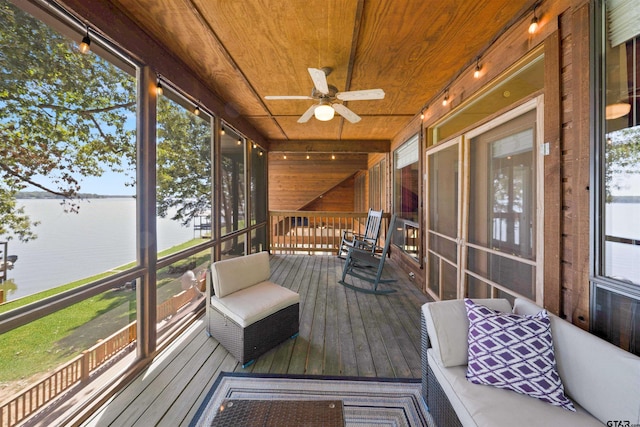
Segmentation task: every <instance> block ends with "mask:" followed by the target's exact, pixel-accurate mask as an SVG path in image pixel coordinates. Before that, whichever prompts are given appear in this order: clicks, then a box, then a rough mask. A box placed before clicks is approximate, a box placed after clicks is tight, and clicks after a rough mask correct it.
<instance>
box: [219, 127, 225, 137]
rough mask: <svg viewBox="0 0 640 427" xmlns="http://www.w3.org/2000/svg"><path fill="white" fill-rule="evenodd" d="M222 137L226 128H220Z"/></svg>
mask: <svg viewBox="0 0 640 427" xmlns="http://www.w3.org/2000/svg"><path fill="white" fill-rule="evenodd" d="M220 135H224V126H222V127H220Z"/></svg>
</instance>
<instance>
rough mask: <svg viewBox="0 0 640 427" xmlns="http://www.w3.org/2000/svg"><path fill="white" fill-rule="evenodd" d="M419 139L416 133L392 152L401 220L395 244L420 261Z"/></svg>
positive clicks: (397, 222) (398, 224) (397, 224)
mask: <svg viewBox="0 0 640 427" xmlns="http://www.w3.org/2000/svg"><path fill="white" fill-rule="evenodd" d="M419 149H420V147H419V138H418V135H415V136H414V137H412V138H411V139H409V140H408V141H407V142H405V143H404V144H403V145H402V146H400V147H399V148H398V149H397V150H396V151H395V152H394V153H393V183H394V187H393V202H394V203H393V208H394V212H395V214H396V215H397V217H398V219H397V220H396V230H394V232H393V243H394V244H395V245H397V246H398V247H399V248H401V249H402V250H403V251H404V252H406V253H407V254H409V255H410V256H411V257H412V258H414V259H415V260H417V261H419V255H418V249H419V239H418V206H419V200H420V197H419V194H420V185H419V184H420V177H419V162H418V159H419Z"/></svg>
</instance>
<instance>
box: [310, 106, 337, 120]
mask: <svg viewBox="0 0 640 427" xmlns="http://www.w3.org/2000/svg"><path fill="white" fill-rule="evenodd" d="M335 113H336V111H335V110H334V109H333V108H332V107H331V105H330V104H329V103H328V102H326V101H321V102H320V105H318V106H317V107H316V109H315V110H314V111H313V115H314V116H315V117H316V119H318V120H320V121H321V122H328V121H329V120H331V119H333V116H334V115H335Z"/></svg>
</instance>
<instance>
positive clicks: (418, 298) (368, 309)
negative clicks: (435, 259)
mask: <svg viewBox="0 0 640 427" xmlns="http://www.w3.org/2000/svg"><path fill="white" fill-rule="evenodd" d="M341 274H342V260H340V259H338V258H336V257H335V256H320V255H313V256H309V255H275V256H272V257H271V279H272V280H273V281H274V282H276V283H279V284H282V285H283V286H286V287H288V288H290V289H293V290H295V291H296V292H299V293H300V297H301V301H300V320H301V322H300V335H299V336H298V337H297V338H296V339H293V340H288V341H286V342H285V343H283V344H281V345H280V346H278V347H277V348H275V349H273V350H271V351H270V352H268V353H266V354H265V355H263V356H261V357H259V358H258V360H257V361H256V362H255V363H254V364H253V365H251V366H249V367H247V368H245V369H243V368H242V367H241V366H240V365H239V364H238V362H237V361H236V360H235V359H234V358H233V357H232V356H231V355H230V354H229V353H228V352H227V351H226V350H225V349H224V348H223V347H222V346H221V345H219V344H218V342H217V341H216V340H215V339H213V338H209V337H207V335H206V334H205V331H204V319H200V320H198V321H197V322H196V323H195V324H193V325H192V326H191V327H190V328H189V329H188V331H187V332H186V333H184V334H183V335H182V336H181V337H180V338H179V339H178V340H176V341H175V342H173V343H172V344H171V345H170V346H169V347H168V348H167V349H166V350H165V351H163V352H162V353H161V354H159V355H158V357H157V358H156V359H155V360H154V362H153V363H152V364H151V365H150V366H149V367H148V368H146V369H145V370H144V371H143V372H142V373H141V374H140V375H139V376H138V377H137V378H136V379H135V380H134V381H132V382H131V383H129V384H128V385H127V387H126V388H124V389H123V390H121V391H120V392H119V393H118V394H116V395H115V396H114V397H113V398H112V399H111V400H110V401H109V402H108V403H107V404H106V405H104V406H103V407H102V408H101V409H99V410H98V411H96V412H95V413H94V414H93V415H92V416H91V417H90V418H89V419H88V420H87V421H86V422H85V425H90V426H118V427H121V426H150V425H161V426H178V425H188V424H189V422H190V420H191V419H192V418H193V416H194V414H195V413H196V411H197V410H198V407H199V406H200V403H201V402H202V401H203V400H204V397H205V395H206V393H207V391H208V390H209V389H210V388H211V386H212V384H213V383H214V381H215V380H216V378H217V377H218V375H219V373H220V372H222V371H227V372H229V371H236V372H259V373H289V374H308V375H331V376H365V377H379V378H420V310H419V307H420V306H421V305H422V304H423V303H425V302H426V301H427V300H428V297H427V296H425V295H423V294H422V293H421V292H420V291H419V290H418V289H417V288H416V287H415V285H414V284H413V283H410V282H409V281H408V276H407V275H406V274H405V273H403V272H400V271H398V270H397V269H396V268H395V266H394V265H393V264H392V263H391V262H387V263H386V264H385V274H384V277H393V278H397V279H398V282H396V283H394V284H393V285H392V286H393V287H394V288H396V289H398V292H396V293H394V294H391V295H387V296H381V295H369V294H364V293H360V292H354V291H353V290H351V289H347V288H345V287H344V286H342V285H340V284H339V283H338V280H339V279H340V276H341ZM349 281H350V282H351V280H349ZM356 283H357V284H360V285H364V283H361V282H356Z"/></svg>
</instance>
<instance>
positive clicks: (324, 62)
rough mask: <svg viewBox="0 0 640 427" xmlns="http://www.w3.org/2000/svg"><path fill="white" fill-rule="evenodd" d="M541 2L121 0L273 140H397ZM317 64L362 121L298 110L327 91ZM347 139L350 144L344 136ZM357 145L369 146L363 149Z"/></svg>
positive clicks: (117, 2) (136, 18)
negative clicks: (306, 116)
mask: <svg viewBox="0 0 640 427" xmlns="http://www.w3.org/2000/svg"><path fill="white" fill-rule="evenodd" d="M534 2H535V0H491V1H472V0H402V1H398V0H287V1H276V0H242V1H240V0H238V1H235V0H113V3H114V4H115V5H116V6H117V7H118V8H119V9H121V10H122V11H123V12H124V13H125V14H127V15H128V16H129V17H130V18H132V19H133V20H134V21H135V22H137V23H138V25H139V26H140V27H141V28H143V29H144V31H146V32H147V33H148V34H149V35H150V36H151V37H153V38H155V39H156V40H157V41H158V42H160V43H161V44H163V45H165V46H166V47H167V49H168V50H170V51H171V52H172V53H173V54H174V55H175V56H176V57H178V58H180V59H181V60H182V61H183V62H184V63H185V64H187V65H188V66H189V67H190V68H191V69H193V71H194V72H195V73H196V75H198V76H199V78H200V79H201V80H202V81H203V82H206V83H207V84H208V85H209V86H210V88H211V90H212V91H213V92H214V93H216V94H217V95H218V96H219V97H220V98H221V100H223V102H225V104H226V105H227V106H228V110H229V111H237V113H239V114H241V115H242V116H244V117H245V118H246V120H247V121H249V122H250V123H252V124H253V126H254V127H255V128H256V129H257V130H258V131H259V132H260V133H262V134H263V135H264V137H265V138H266V139H268V140H276V141H297V140H313V141H337V140H339V141H345V140H358V144H366V142H367V140H390V139H392V138H393V137H394V136H396V135H397V134H398V133H399V132H400V131H401V130H402V129H403V128H404V127H406V126H407V124H408V123H409V122H410V120H411V119H413V118H415V117H416V115H418V114H420V111H421V109H422V108H423V107H425V106H426V105H427V104H428V103H429V102H430V101H432V100H433V99H434V98H435V97H436V96H438V95H440V94H441V93H442V91H443V90H444V89H445V87H446V86H447V85H448V84H449V83H450V82H451V81H452V80H453V79H454V78H455V77H456V75H457V74H458V73H459V72H460V70H462V69H463V68H464V67H467V66H470V65H472V64H473V63H475V59H476V57H477V56H478V55H479V54H481V53H482V51H483V50H484V49H486V48H487V46H489V45H490V43H491V41H492V40H494V39H495V37H496V36H497V35H498V34H500V32H501V31H502V30H503V29H504V28H505V27H506V26H508V25H509V24H510V23H511V22H513V21H514V20H515V19H517V18H518V17H520V16H521V15H522V14H523V13H525V12H527V11H530V10H531V9H532V7H533V4H534ZM308 67H314V68H321V67H331V68H332V69H333V71H332V72H331V74H330V75H329V76H328V81H329V84H332V85H334V86H336V87H337V88H338V90H339V91H348V90H360V89H372V88H381V89H383V90H384V91H385V93H386V96H385V98H384V99H383V100H375V101H351V102H348V103H346V105H347V106H348V107H349V108H350V109H352V110H353V111H354V112H356V113H357V114H358V115H360V116H361V117H362V120H361V121H360V122H359V123H356V124H352V123H349V122H348V121H346V120H344V119H343V118H342V117H340V116H339V115H337V114H336V117H335V118H334V119H333V120H331V121H328V122H320V121H318V120H316V119H315V118H312V119H311V120H309V121H308V122H307V123H304V124H300V123H297V119H298V117H299V116H300V115H302V114H303V113H304V112H305V111H306V110H307V109H308V108H309V107H310V106H311V105H313V103H314V102H315V101H313V100H269V101H267V100H265V99H264V97H265V96H266V95H310V94H311V89H312V87H313V83H312V81H311V78H310V77H309V74H308V72H307V68H308ZM341 145H344V144H341ZM354 151H358V149H357V147H354Z"/></svg>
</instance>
